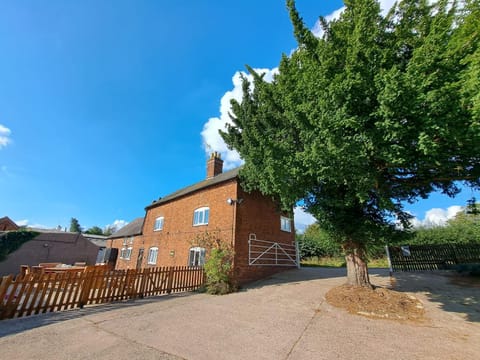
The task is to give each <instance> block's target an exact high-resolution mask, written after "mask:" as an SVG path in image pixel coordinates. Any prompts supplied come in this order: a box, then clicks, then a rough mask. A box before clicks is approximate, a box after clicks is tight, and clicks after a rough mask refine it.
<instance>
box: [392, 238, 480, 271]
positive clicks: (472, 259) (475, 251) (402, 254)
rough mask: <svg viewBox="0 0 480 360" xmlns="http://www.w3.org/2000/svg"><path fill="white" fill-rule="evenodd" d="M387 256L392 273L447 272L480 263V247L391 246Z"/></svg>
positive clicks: (466, 245)
mask: <svg viewBox="0 0 480 360" xmlns="http://www.w3.org/2000/svg"><path fill="white" fill-rule="evenodd" d="M387 255H388V256H389V260H390V267H391V270H392V271H419V270H420V271H423V270H445V269H451V268H452V267H453V266H455V265H458V264H471V263H480V245H477V244H465V245H463V244H444V245H410V246H408V245H405V246H389V247H388V248H387Z"/></svg>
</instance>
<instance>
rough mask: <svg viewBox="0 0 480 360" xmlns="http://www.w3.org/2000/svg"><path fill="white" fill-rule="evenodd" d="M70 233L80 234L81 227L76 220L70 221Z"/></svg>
mask: <svg viewBox="0 0 480 360" xmlns="http://www.w3.org/2000/svg"><path fill="white" fill-rule="evenodd" d="M69 231H70V232H76V233H81V232H82V227H81V226H80V223H79V222H78V220H77V219H76V218H71V219H70V229H69Z"/></svg>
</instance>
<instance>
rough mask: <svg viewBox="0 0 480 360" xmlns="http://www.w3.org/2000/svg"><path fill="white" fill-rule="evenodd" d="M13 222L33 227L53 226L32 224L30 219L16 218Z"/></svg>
mask: <svg viewBox="0 0 480 360" xmlns="http://www.w3.org/2000/svg"><path fill="white" fill-rule="evenodd" d="M13 222H14V223H15V224H17V225H18V226H25V227H29V228H33V229H51V228H52V227H51V226H46V225H43V224H30V220H28V219H22V220H14V221H13Z"/></svg>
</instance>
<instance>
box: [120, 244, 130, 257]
mask: <svg viewBox="0 0 480 360" xmlns="http://www.w3.org/2000/svg"><path fill="white" fill-rule="evenodd" d="M131 256H132V248H131V247H128V248H127V247H123V248H122V250H120V258H121V259H124V260H130V257H131Z"/></svg>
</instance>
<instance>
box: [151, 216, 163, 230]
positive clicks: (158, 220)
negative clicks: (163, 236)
mask: <svg viewBox="0 0 480 360" xmlns="http://www.w3.org/2000/svg"><path fill="white" fill-rule="evenodd" d="M162 229H163V216H161V217H158V218H156V219H155V225H154V226H153V231H159V230H162Z"/></svg>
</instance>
